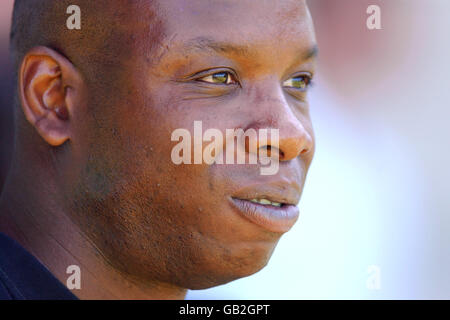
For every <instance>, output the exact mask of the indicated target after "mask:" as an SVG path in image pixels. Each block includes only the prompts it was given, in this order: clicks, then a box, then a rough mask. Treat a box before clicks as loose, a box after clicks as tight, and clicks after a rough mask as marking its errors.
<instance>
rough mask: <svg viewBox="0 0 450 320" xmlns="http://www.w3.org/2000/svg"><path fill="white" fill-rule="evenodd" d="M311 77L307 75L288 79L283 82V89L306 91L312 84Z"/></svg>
mask: <svg viewBox="0 0 450 320" xmlns="http://www.w3.org/2000/svg"><path fill="white" fill-rule="evenodd" d="M311 80H312V79H311V77H310V76H308V75H305V74H302V75H298V76H295V77H292V78H290V79H287V80H286V81H284V82H283V87H285V88H293V89H299V90H305V89H306V88H307V87H308V86H309V85H310V84H311Z"/></svg>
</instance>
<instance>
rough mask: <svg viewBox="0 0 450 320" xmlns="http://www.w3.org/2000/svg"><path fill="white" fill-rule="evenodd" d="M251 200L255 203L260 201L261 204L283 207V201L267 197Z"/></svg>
mask: <svg viewBox="0 0 450 320" xmlns="http://www.w3.org/2000/svg"><path fill="white" fill-rule="evenodd" d="M250 201H251V202H254V203H259V204H270V205H271V206H275V207H281V203H279V202H273V201H270V200H267V199H251V200H250Z"/></svg>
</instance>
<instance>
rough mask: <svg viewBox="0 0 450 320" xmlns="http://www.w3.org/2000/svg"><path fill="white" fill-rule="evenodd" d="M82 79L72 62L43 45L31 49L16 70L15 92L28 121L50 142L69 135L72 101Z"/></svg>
mask: <svg viewBox="0 0 450 320" xmlns="http://www.w3.org/2000/svg"><path fill="white" fill-rule="evenodd" d="M81 87H82V78H81V76H80V74H79V72H78V71H77V70H76V69H75V67H74V66H73V65H72V63H71V62H70V61H69V60H67V59H66V58H65V57H63V56H62V55H60V54H59V53H57V52H56V51H54V50H52V49H49V48H47V47H36V48H33V49H31V50H30V51H29V52H28V53H27V54H26V55H25V57H24V58H23V60H22V64H21V66H20V73H19V95H20V100H21V102H22V109H23V112H24V114H25V117H26V118H27V120H28V122H29V123H30V124H31V125H32V126H33V127H34V128H35V129H36V130H37V132H38V133H39V135H40V136H41V137H42V138H43V139H44V140H45V141H46V142H47V143H48V144H50V145H52V146H59V145H62V144H63V143H64V142H65V141H67V140H69V139H70V138H71V125H70V124H71V115H72V113H73V112H74V105H75V103H74V101H76V99H75V98H76V97H74V94H75V95H76V94H77V92H78V91H79V90H81Z"/></svg>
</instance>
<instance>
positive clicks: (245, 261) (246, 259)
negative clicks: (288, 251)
mask: <svg viewBox="0 0 450 320" xmlns="http://www.w3.org/2000/svg"><path fill="white" fill-rule="evenodd" d="M272 252H273V248H272V250H270V251H269V252H268V251H267V249H266V250H262V249H261V250H253V251H252V252H251V253H249V252H246V253H247V254H246V255H242V253H241V254H240V255H238V256H233V257H230V256H227V257H226V258H225V259H222V260H221V261H214V262H210V263H207V264H205V265H203V266H201V267H199V268H198V269H197V270H196V271H197V272H196V273H195V274H189V275H187V276H186V279H189V281H188V282H185V283H184V285H183V287H185V288H187V289H191V290H201V289H208V288H211V287H215V286H219V285H223V284H226V283H229V282H231V281H234V280H238V279H241V278H245V277H248V276H251V275H253V274H255V273H257V272H259V271H260V270H262V269H263V268H264V267H265V266H267V264H268V262H269V260H270V257H271V255H272ZM199 271H201V272H199Z"/></svg>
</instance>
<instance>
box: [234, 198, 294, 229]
mask: <svg viewBox="0 0 450 320" xmlns="http://www.w3.org/2000/svg"><path fill="white" fill-rule="evenodd" d="M231 203H232V205H233V207H234V209H235V210H237V212H238V213H239V214H240V215H241V216H242V217H244V218H246V219H247V220H249V221H250V222H253V223H254V224H256V225H258V226H260V227H262V228H264V229H266V230H268V231H271V232H276V233H284V232H287V231H288V230H289V229H291V228H292V226H293V225H294V224H295V222H296V221H297V219H298V216H299V210H298V207H297V206H296V205H293V204H288V203H283V202H276V201H272V200H269V199H267V198H252V199H240V198H231Z"/></svg>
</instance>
